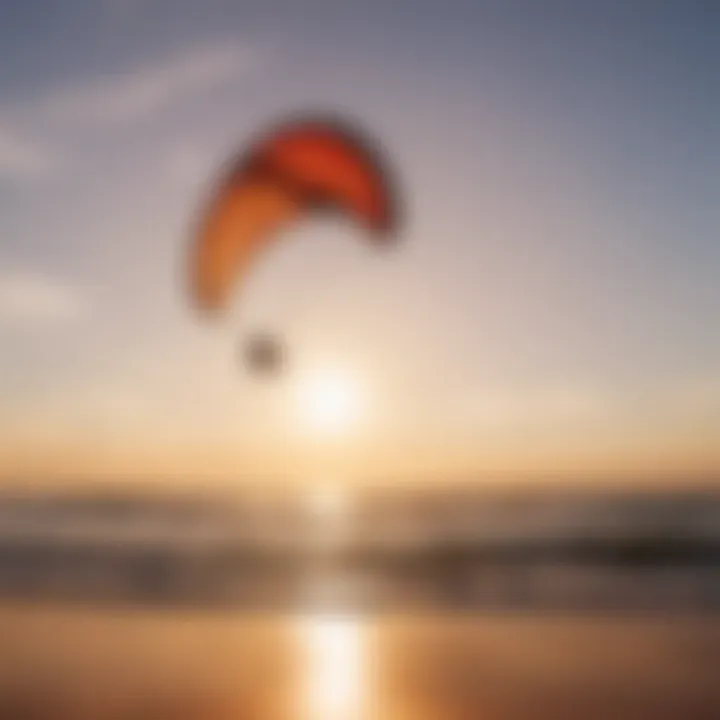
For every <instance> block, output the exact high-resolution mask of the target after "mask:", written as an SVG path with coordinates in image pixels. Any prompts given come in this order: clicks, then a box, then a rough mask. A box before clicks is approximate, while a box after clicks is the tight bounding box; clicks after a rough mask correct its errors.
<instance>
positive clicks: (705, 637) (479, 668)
mask: <svg viewBox="0 0 720 720" xmlns="http://www.w3.org/2000/svg"><path fill="white" fill-rule="evenodd" d="M719 521H720V501H718V498H717V497H716V496H715V495H713V494H712V493H700V494H677V493H676V494H671V495H668V494H660V493H646V494H644V495H638V494H633V495H627V494H625V495H622V496H618V495H617V494H616V495H609V494H607V493H606V494H595V495H592V496H589V495H587V494H583V495H581V496H578V495H576V494H575V495H573V494H554V495H550V494H542V495H540V496H536V497H531V496H529V495H527V494H523V495H515V496H512V497H508V496H506V495H503V496H499V497H498V496H490V495H488V494H487V493H479V492H477V491H473V492H470V491H469V490H463V491H453V492H450V491H447V490H445V491H443V492H437V491H435V492H433V493H431V494H426V495H423V494H422V493H420V492H417V491H413V492H412V493H408V492H407V491H404V492H403V493H400V494H398V493H387V492H383V493H378V494H376V495H374V496H372V497H368V496H363V497H355V498H353V499H352V501H348V502H345V503H344V504H338V503H337V502H333V503H327V502H323V503H320V504H318V503H317V502H307V499H306V498H305V499H304V498H302V497H290V496H286V495H280V496H278V495H275V496H274V497H272V498H268V497H260V498H259V497H258V496H253V497H252V498H250V497H240V498H238V497H234V498H233V499H232V501H231V502H230V501H228V500H227V498H225V499H217V498H212V497H205V496H203V497H199V496H193V497H184V498H180V497H163V498H149V497H147V496H144V497H126V496H113V497H111V496H107V495H105V496H102V497H98V496H92V495H88V494H86V493H85V494H83V493H80V494H77V493H75V494H67V493H55V494H52V495H49V494H35V495H33V496H22V497H20V496H12V497H11V496H6V497H5V498H0V720H5V719H6V718H7V719H9V720H14V719H15V718H17V719H18V720H19V719H20V718H24V719H26V720H27V719H28V718H37V719H38V720H40V719H44V718H53V720H58V718H73V719H76V720H82V719H83V718H85V719H87V720H94V719H95V718H101V717H102V718H103V719H104V720H108V719H112V718H117V719H118V720H120V719H121V718H123V719H124V718H128V719H130V718H187V719H188V720H190V719H195V718H197V719H198V720H199V719H200V718H202V719H203V720H221V719H225V718H228V719H229V718H233V720H239V719H242V720H255V719H256V718H257V719H258V720H260V719H261V720H292V719H300V718H302V719H303V720H385V719H387V720H435V719H437V720H456V719H457V720H460V719H462V720H485V719H487V720H505V719H508V720H509V719H513V720H520V719H522V718H528V719H531V718H532V719H533V720H545V719H547V720H564V719H565V718H567V719H568V720H570V719H572V720H575V719H576V718H583V720H585V719H588V720H593V719H596V720H606V719H607V720H611V719H612V720H624V719H627V720H645V719H647V720H671V719H672V720H675V719H677V720H681V719H682V720H686V719H692V720H696V719H697V720H704V719H705V718H707V719H708V720H710V719H711V718H713V719H716V718H718V717H720V683H718V681H717V668H718V667H720V612H718V611H719V610H720V552H718V548H720V522H719Z"/></svg>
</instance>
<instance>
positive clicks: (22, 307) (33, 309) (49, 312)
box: [0, 270, 84, 327]
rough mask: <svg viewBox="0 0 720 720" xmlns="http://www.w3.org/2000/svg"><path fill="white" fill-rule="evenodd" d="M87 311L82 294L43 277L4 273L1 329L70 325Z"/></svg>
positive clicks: (1, 279) (1, 274) (1, 273)
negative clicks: (7, 327) (5, 327)
mask: <svg viewBox="0 0 720 720" xmlns="http://www.w3.org/2000/svg"><path fill="white" fill-rule="evenodd" d="M83 311H84V303H83V302H82V298H81V295H80V293H79V292H78V291H77V290H76V289H74V288H72V287H71V286H70V285H68V284H64V283H62V282H60V281H57V280H55V279H54V278H51V277H48V276H46V275H43V274H39V273H31V272H27V271H21V270H12V271H8V270H0V327H2V326H27V325H48V324H50V325H55V324H66V323H68V322H74V321H76V320H78V319H79V318H80V317H81V316H82V314H83Z"/></svg>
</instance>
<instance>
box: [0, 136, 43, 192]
mask: <svg viewBox="0 0 720 720" xmlns="http://www.w3.org/2000/svg"><path fill="white" fill-rule="evenodd" d="M56 160H57V158H56V156H55V154H54V153H52V152H51V151H50V150H48V149H47V148H45V147H43V146H41V145H40V144H38V143H35V142H33V141H31V140H29V139H27V138H25V137H22V136H21V135H19V134H18V133H16V132H14V131H13V130H11V129H10V128H7V127H3V126H2V125H0V178H10V179H18V178H32V177H37V176H38V175H45V174H47V173H48V172H50V171H51V170H52V169H53V168H54V167H55V165H56Z"/></svg>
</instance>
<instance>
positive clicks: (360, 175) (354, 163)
mask: <svg viewBox="0 0 720 720" xmlns="http://www.w3.org/2000/svg"><path fill="white" fill-rule="evenodd" d="M330 210H334V211H337V212H340V213H342V214H343V215H345V216H347V217H349V218H351V219H353V220H354V221H355V222H356V223H357V224H358V225H360V226H361V227H363V228H364V229H365V231H366V232H365V233H364V237H366V238H367V239H369V240H371V241H372V242H374V244H388V243H389V242H391V241H392V240H393V238H394V237H395V231H396V230H397V226H398V208H397V203H396V198H395V196H394V194H393V192H392V189H391V182H390V180H389V175H388V169H387V167H386V165H385V163H384V162H383V160H382V158H381V153H380V152H379V150H378V148H377V147H376V146H374V145H372V144H371V143H369V142H368V140H367V139H365V138H364V137H362V136H361V135H360V133H359V132H358V131H357V130H356V129H354V128H352V127H351V126H350V125H349V124H347V123H345V122H340V121H338V120H337V119H322V118H319V119H300V120H293V121H290V122H286V123H283V124H281V125H279V126H276V127H274V128H273V129H271V130H270V131H269V132H267V133H265V134H263V135H262V136H261V137H259V138H258V139H257V140H256V141H255V142H253V143H250V146H249V147H248V148H247V149H246V150H245V151H244V152H242V153H241V154H240V155H239V157H237V158H236V159H235V160H234V161H233V162H232V163H231V164H230V167H229V168H228V170H227V172H226V173H225V174H224V176H223V177H222V178H221V180H220V182H219V183H218V184H217V186H216V187H215V188H214V189H213V191H212V193H211V196H210V199H209V203H208V206H207V208H206V209H205V212H204V214H203V216H202V219H201V222H200V226H199V228H198V232H197V236H196V238H195V240H194V243H193V249H192V256H191V262H190V294H191V298H192V301H193V304H194V305H195V306H196V307H198V308H200V309H202V310H205V311H210V312H218V311H221V310H223V309H224V308H225V307H226V306H227V304H228V302H229V298H230V296H231V294H232V293H233V290H234V289H235V288H236V287H237V286H241V285H242V282H243V280H244V279H245V278H246V277H247V274H248V273H249V272H250V271H251V269H252V266H253V261H254V259H255V258H256V256H257V255H258V253H259V252H260V251H262V250H264V249H265V248H267V247H268V245H269V244H270V243H271V242H272V240H273V239H274V238H275V237H276V236H277V234H278V231H279V230H280V229H281V228H282V227H284V226H286V225H288V224H292V223H293V222H294V221H297V220H299V219H300V218H302V217H304V216H305V215H307V214H309V213H315V212H327V211H330ZM266 349H267V348H266Z"/></svg>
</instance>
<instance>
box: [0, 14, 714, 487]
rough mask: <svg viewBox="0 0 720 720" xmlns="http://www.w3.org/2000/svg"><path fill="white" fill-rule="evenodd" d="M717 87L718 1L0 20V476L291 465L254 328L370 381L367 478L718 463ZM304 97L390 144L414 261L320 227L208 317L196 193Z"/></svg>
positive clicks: (339, 228)
mask: <svg viewBox="0 0 720 720" xmlns="http://www.w3.org/2000/svg"><path fill="white" fill-rule="evenodd" d="M718 67H720V8H719V7H718V5H717V4H716V3H713V2H699V1H696V2H692V1H691V2H664V1H663V0H655V1H653V2H649V1H648V2H642V1H638V2H633V3H627V2H620V1H612V2H602V3H598V2H589V1H587V2H585V1H583V0H577V1H575V2H556V1H552V0H548V1H546V2H529V1H527V2H520V1H519V0H517V1H511V2H507V1H506V2H499V1H498V2H480V1H475V2H460V1H459V0H456V1H455V2H447V3H438V2H432V3H431V2H420V1H417V2H412V3H410V2H407V3H405V2H397V3H392V4H390V3H384V2H380V1H379V0H378V1H377V2H363V3H354V2H330V1H327V2H320V1H319V0H318V1H316V2H297V1H296V2H271V1H266V2H255V3H251V2H245V3H237V2H228V1H227V0H222V1H220V0H210V1H208V2H202V3H189V2H186V1H185V0H181V1H179V2H178V1H175V2H164V1H163V0H155V1H153V0H96V1H95V2H80V1H77V0H68V1H67V2H64V3H50V2H26V3H13V2H0V397H1V398H2V403H0V433H1V434H0V445H1V446H2V447H0V451H2V452H1V453H0V458H2V457H5V458H6V459H7V463H6V467H7V468H12V469H16V468H17V467H25V466H26V465H27V462H26V460H27V458H28V457H29V458H31V459H33V460H35V459H37V458H38V456H43V457H54V456H52V454H51V453H50V451H49V450H48V448H51V447H52V448H55V449H57V448H58V447H63V448H66V450H64V451H63V452H64V454H63V455H62V458H63V459H62V463H61V464H63V467H67V470H68V472H71V471H73V470H74V468H75V466H76V464H77V463H78V462H79V461H76V458H77V457H79V454H82V453H84V452H86V451H87V450H88V448H90V449H92V448H105V450H104V451H103V452H104V453H105V454H103V452H100V451H98V457H99V458H100V459H98V460H97V463H99V466H100V468H101V469H102V468H103V467H104V466H103V462H105V464H106V465H107V467H106V468H105V469H106V470H107V471H108V472H113V471H114V467H112V465H113V463H114V462H115V461H114V460H113V461H111V460H108V458H110V457H111V456H112V457H115V458H116V457H118V454H119V456H122V457H126V455H127V458H130V456H132V453H131V452H130V450H128V449H129V448H133V447H136V446H139V445H143V447H145V446H157V447H160V446H162V447H163V448H167V447H177V446H181V447H187V445H188V444H197V445H198V446H200V445H202V444H203V443H206V442H207V443H214V444H220V445H223V446H224V447H233V448H235V450H236V453H237V457H236V455H233V454H232V453H230V454H229V457H231V459H229V460H228V465H227V467H232V468H233V469H236V468H238V469H239V470H238V471H240V470H242V469H243V468H244V465H243V462H245V461H244V459H242V458H246V457H248V456H249V455H251V454H252V452H253V451H255V450H257V448H258V447H260V446H263V447H265V446H267V447H268V448H275V449H277V447H279V446H282V447H283V448H285V450H284V451H283V453H284V456H285V457H286V458H291V457H296V455H297V453H298V452H300V450H299V449H298V447H299V446H298V444H297V441H291V440H288V436H287V427H286V420H287V415H288V413H287V407H288V405H287V403H288V402H289V400H288V392H289V391H288V390H287V388H277V389H274V390H272V391H270V390H267V389H261V388H257V387H255V386H252V385H248V383H247V382H246V381H244V380H243V378H242V376H240V375H239V373H238V371H237V367H236V365H234V352H235V347H236V343H237V339H238V337H239V336H240V334H241V330H242V328H243V327H245V325H244V324H243V323H246V322H247V323H248V324H263V323H265V324H268V325H270V326H272V327H275V328H277V329H278V331H280V332H283V333H285V334H286V336H287V337H288V339H289V341H290V343H291V347H292V351H293V353H294V355H295V356H296V357H297V359H298V362H299V363H301V364H302V363H304V364H305V365H307V366H308V367H325V366H330V367H334V366H338V367H342V368H345V369H347V370H349V371H350V372H351V373H355V374H356V375H357V376H358V377H360V378H362V379H363V381H364V383H365V385H366V386H367V387H368V391H367V392H368V406H369V409H368V412H367V423H366V427H365V428H364V430H363V431H362V432H360V430H358V434H357V437H356V438H355V439H354V440H353V441H352V443H355V444H354V445H353V448H354V449H353V450H352V451H351V449H350V446H349V445H348V446H346V447H345V449H344V450H343V452H346V453H348V455H347V457H348V458H350V457H352V458H354V460H352V463H357V462H358V461H357V458H358V457H361V456H362V457H365V456H367V455H368V453H370V452H371V451H370V450H369V448H378V447H382V448H385V450H386V453H385V455H382V453H377V454H378V456H382V457H390V456H392V457H394V458H396V459H397V458H398V457H405V458H410V457H414V456H415V455H416V453H415V451H414V450H413V448H417V447H419V446H422V447H423V448H425V449H428V448H435V449H434V450H433V451H432V455H433V461H432V462H433V463H435V465H434V466H437V467H443V465H444V464H445V465H447V466H448V467H453V468H456V467H467V468H469V469H470V468H487V469H489V470H498V469H502V470H508V471H513V470H514V471H517V472H523V473H532V472H533V471H537V472H553V471H554V470H559V469H561V468H562V469H564V470H567V471H569V472H581V471H583V470H588V469H591V470H593V471H598V472H600V471H602V472H605V471H607V472H615V473H619V472H626V471H628V469H632V468H636V467H642V468H643V469H645V470H647V471H648V472H653V470H654V469H657V470H664V469H667V468H668V467H671V468H673V472H685V471H687V472H704V473H708V472H709V473H714V472H718V471H719V470H720V450H718V449H717V448H718V447H720V442H718V440H719V439H720V326H719V325H718V323H717V318H718V316H719V312H718V311H719V310H720V282H718V275H719V274H720V269H719V268H720V243H719V242H718V239H717V229H718V226H719V225H720V210H719V209H718V203H717V197H718V190H720V150H718V142H717V139H718V127H720V92H719V91H718V89H717V88H718V87H719V86H720V84H719V83H718V70H717V68H718ZM306 108H308V109H314V108H320V109H323V108H327V109H329V110H332V111H341V112H346V113H347V114H349V115H350V116H351V117H353V118H355V119H357V120H358V121H359V122H360V123H362V124H363V126H364V127H366V128H367V130H368V131H370V132H371V133H372V134H374V135H376V136H377V137H378V138H380V139H381V140H382V142H383V143H384V145H385V146H386V147H387V148H388V150H389V151H390V153H391V157H392V159H393V161H394V164H395V167H396V172H397V174H398V175H399V178H400V181H401V185H402V188H403V190H404V195H405V200H406V205H407V219H408V222H407V225H406V228H405V230H404V248H403V251H402V252H401V253H399V254H397V255H395V256H393V257H392V258H389V259H387V261H380V260H376V259H375V258H374V257H373V256H372V255H368V254H367V253H366V252H364V249H363V247H362V245H361V243H359V242H358V241H357V235H356V232H355V231H354V230H353V229H352V228H350V227H347V226H345V225H343V224H342V223H334V222H329V221H320V222H318V223H317V224H314V225H312V226H304V227H303V228H301V229H298V230H297V232H296V233H295V237H294V238H293V240H292V241H288V242H287V243H285V244H284V245H283V247H282V248H279V249H278V251H277V252H276V253H275V254H274V255H273V257H272V260H268V262H267V263H264V264H263V265H262V266H261V267H260V268H258V272H257V273H256V275H255V277H254V278H253V281H252V283H251V286H250V287H249V288H248V289H247V292H246V294H245V295H244V297H243V301H242V303H239V304H238V307H237V308H236V312H235V314H234V316H233V317H231V318H228V319H227V321H226V322H225V323H224V324H223V325H222V326H220V327H217V328H212V329H211V328H207V327H204V326H202V325H199V324H198V323H196V322H195V321H194V319H193V318H192V316H191V315H190V313H188V310H187V306H186V304H185V298H184V297H183V295H182V286H181V279H180V277H179V272H180V270H181V268H182V261H183V259H184V256H183V251H184V249H185V248H186V247H187V240H188V232H189V229H190V227H191V224H192V219H193V217H194V213H195V212H196V211H197V209H198V203H199V202H200V200H201V198H202V197H203V192H205V191H206V188H207V183H208V181H209V180H210V179H211V178H212V176H213V175H212V174H213V172H214V171H215V170H216V169H217V166H218V164H219V163H220V162H222V161H223V160H224V159H225V157H226V156H227V154H228V153H229V152H232V151H234V150H235V149H236V148H237V147H238V145H239V144H241V143H242V142H243V140H244V139H246V138H247V137H249V136H250V134H251V133H253V132H255V131H256V130H257V128H258V127H260V126H261V125H262V124H263V123H265V122H267V121H272V120H275V119H276V118H277V117H278V116H281V115H282V114H283V113H284V112H287V111H294V110H296V109H306ZM3 438H4V440H3ZM293 442H295V444H294V445H293ZM347 442H348V443H350V445H352V443H351V442H350V441H349V440H348V441H347ZM279 444H280V445H279ZM300 445H302V443H300ZM110 446H112V447H113V448H114V452H115V455H112V453H110V452H109V450H107V448H109V447H110ZM291 447H292V448H294V450H292V451H291V449H290V448H291ZM55 451H56V450H55ZM166 452H168V451H167V450H163V453H166ZM198 452H200V451H198ZM268 452H270V450H268ZM293 452H295V453H296V455H293ZM336 452H340V451H339V450H337V449H336ZM373 452H374V451H373ZM428 452H430V450H428ZM48 453H50V454H48ZM124 453H125V454H124ZM352 453H355V454H354V455H353V454H352ZM274 454H275V455H277V452H276V451H275V452H274ZM146 455H147V454H146ZM146 455H144V456H143V457H146ZM159 455H162V453H159ZM103 458H105V459H104V460H103ZM53 462H55V461H53ZM57 462H60V461H59V460H58V461H57ZM134 462H135V461H133V460H131V459H127V461H126V462H125V463H124V464H122V468H123V471H125V470H127V469H128V468H129V469H130V470H132V469H133V468H134V467H135V465H134V464H133V463H134ZM158 462H159V463H160V465H162V463H161V462H160V461H158ZM257 462H258V463H262V462H265V460H262V461H261V460H257ZM293 462H294V461H293ZM347 462H348V463H350V464H352V463H351V461H350V460H347ZM97 463H96V464H97ZM287 463H290V460H287ZM398 463H399V464H400V465H402V462H400V461H398ZM398 463H396V464H398ZM56 464H57V463H56ZM136 464H137V468H138V471H142V461H140V460H138V461H137V463H136ZM427 464H428V466H429V465H430V464H431V463H430V461H429V460H428V463H427ZM118 467H119V466H118ZM227 467H226V468H225V469H226V470H227ZM283 467H284V466H283ZM388 467H390V465H388ZM1 469H2V468H0V470H1Z"/></svg>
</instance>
